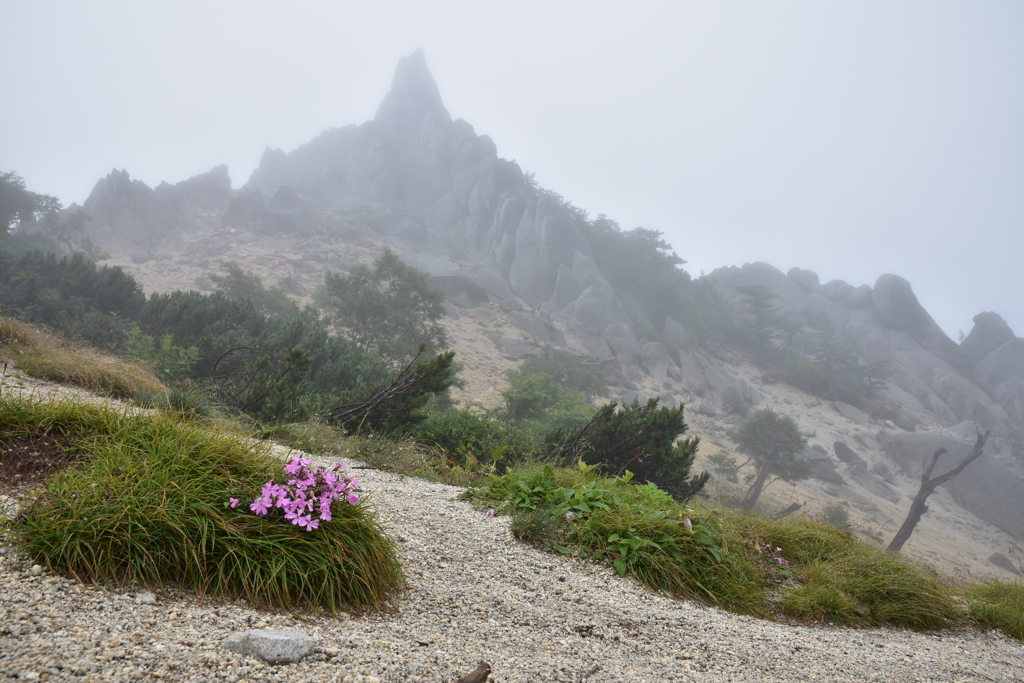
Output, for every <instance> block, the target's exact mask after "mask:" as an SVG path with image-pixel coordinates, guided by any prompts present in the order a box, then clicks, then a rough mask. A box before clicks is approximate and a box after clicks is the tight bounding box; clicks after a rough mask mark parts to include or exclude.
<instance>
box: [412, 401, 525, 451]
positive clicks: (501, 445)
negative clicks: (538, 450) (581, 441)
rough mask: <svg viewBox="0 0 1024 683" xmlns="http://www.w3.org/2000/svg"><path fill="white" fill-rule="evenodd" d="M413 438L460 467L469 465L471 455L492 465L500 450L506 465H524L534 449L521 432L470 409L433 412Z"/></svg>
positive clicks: (417, 429)
mask: <svg viewBox="0 0 1024 683" xmlns="http://www.w3.org/2000/svg"><path fill="white" fill-rule="evenodd" d="M413 435H414V436H415V437H416V438H417V439H419V440H420V441H421V442H423V443H424V444H425V445H426V446H428V447H430V448H436V449H438V450H439V451H440V452H441V453H444V454H445V455H446V456H447V457H449V458H451V459H455V460H457V461H458V464H460V465H465V464H466V459H467V452H468V453H472V454H473V457H474V458H475V459H477V460H479V461H486V462H488V463H489V462H490V461H491V454H492V453H494V452H496V451H499V450H501V451H502V455H501V459H502V460H503V465H504V464H508V463H515V462H521V461H522V460H523V459H524V458H525V457H526V456H527V455H528V454H529V451H530V447H531V446H530V443H529V440H528V438H527V437H526V435H525V434H524V433H523V432H522V431H521V430H519V429H517V428H515V427H512V426H509V425H506V424H503V423H501V422H498V421H497V420H495V419H493V418H491V417H490V416H488V415H486V414H482V413H478V412H474V411H472V410H470V409H469V408H461V409H458V410H445V411H440V410H435V411H431V412H430V413H429V414H428V415H427V419H426V420H424V421H423V422H422V423H421V424H420V425H418V426H417V428H416V430H415V431H414V432H413Z"/></svg>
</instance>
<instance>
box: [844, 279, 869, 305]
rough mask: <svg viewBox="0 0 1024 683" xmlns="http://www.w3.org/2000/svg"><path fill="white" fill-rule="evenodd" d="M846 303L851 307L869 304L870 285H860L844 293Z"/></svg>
mask: <svg viewBox="0 0 1024 683" xmlns="http://www.w3.org/2000/svg"><path fill="white" fill-rule="evenodd" d="M846 305H847V306H849V307H850V308H852V309H859V308H864V307H866V306H870V305H871V285H861V286H860V287H857V288H856V289H854V290H853V291H852V292H850V293H849V294H847V295H846Z"/></svg>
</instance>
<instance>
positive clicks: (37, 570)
mask: <svg viewBox="0 0 1024 683" xmlns="http://www.w3.org/2000/svg"><path fill="white" fill-rule="evenodd" d="M28 573H29V575H30V576H41V575H42V573H43V568H42V567H41V566H39V565H38V564H34V565H32V568H31V569H29V570H28ZM37 678H38V676H37Z"/></svg>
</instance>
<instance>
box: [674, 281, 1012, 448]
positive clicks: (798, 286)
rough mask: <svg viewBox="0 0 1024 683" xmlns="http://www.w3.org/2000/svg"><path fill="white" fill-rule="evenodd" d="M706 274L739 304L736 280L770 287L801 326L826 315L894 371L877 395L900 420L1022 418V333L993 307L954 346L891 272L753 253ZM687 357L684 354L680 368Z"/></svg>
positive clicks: (835, 329) (864, 355)
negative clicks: (800, 263)
mask: <svg viewBox="0 0 1024 683" xmlns="http://www.w3.org/2000/svg"><path fill="white" fill-rule="evenodd" d="M708 277H709V279H710V280H711V282H712V283H713V284H714V286H715V289H716V290H718V292H719V293H720V294H721V295H722V296H723V297H724V298H725V299H726V300H727V301H731V302H733V303H736V304H738V305H740V306H742V303H743V300H744V295H743V293H742V292H741V291H739V290H740V289H741V288H743V287H748V286H750V285H761V286H764V287H767V288H768V289H769V290H771V292H772V293H773V294H775V295H776V297H777V299H776V300H775V301H774V304H775V307H776V309H777V310H778V312H780V313H781V314H784V315H788V316H790V317H791V318H793V319H795V320H796V321H798V322H803V323H805V324H807V325H808V326H809V328H808V329H807V330H805V331H807V332H808V333H813V334H821V332H819V331H817V330H811V329H810V327H816V328H818V329H820V326H821V325H822V322H823V321H826V323H827V328H826V333H828V334H834V335H835V336H836V338H838V340H839V341H840V343H842V344H845V345H846V346H848V347H850V348H851V349H852V350H854V351H855V352H856V353H857V355H858V356H859V357H860V358H861V360H862V361H863V362H864V363H865V364H868V365H870V364H876V363H881V364H885V365H886V366H887V367H888V368H889V370H890V371H891V376H890V377H889V379H888V386H887V387H885V388H883V389H881V390H880V391H879V396H880V398H882V399H883V400H886V401H889V402H892V403H898V404H900V405H901V406H902V407H903V413H904V414H903V415H902V416H900V417H899V424H900V426H901V427H903V428H904V429H908V430H909V429H913V427H914V424H920V423H923V422H935V423H938V424H940V425H943V426H952V425H955V424H957V423H959V422H961V421H963V420H976V421H977V423H978V424H979V426H980V427H981V428H982V429H984V430H991V431H993V432H1005V431H1006V430H1007V429H1008V426H1009V425H1010V424H1011V423H1020V422H1024V340H1021V339H1018V338H1017V337H1015V336H1014V334H1013V332H1012V330H1010V328H1009V327H1008V326H1007V325H1006V323H1005V321H1003V320H1002V318H1000V317H999V316H998V315H996V314H994V313H982V314H979V315H978V316H977V317H976V318H975V327H974V329H973V330H972V331H971V334H970V335H968V337H967V338H966V339H965V340H964V342H963V344H962V345H960V346H958V345H957V344H956V343H955V342H953V341H952V340H951V339H950V338H949V337H947V336H946V334H945V333H944V332H943V331H942V330H941V329H940V328H939V327H938V325H937V324H936V323H935V321H934V320H933V319H932V317H931V316H930V315H928V313H927V311H925V310H924V308H923V307H922V306H921V304H920V302H919V301H918V300H917V297H916V296H915V295H914V292H913V290H912V288H911V286H910V283H909V282H907V281H906V280H904V279H903V278H901V277H898V276H896V275H882V276H881V277H879V278H878V281H877V282H876V283H875V285H874V287H870V286H868V285H861V286H860V287H853V286H851V285H848V284H847V283H845V282H842V281H840V280H832V281H830V282H827V283H825V284H823V285H820V284H818V281H817V275H816V274H815V273H813V272H811V271H808V270H803V269H800V268H792V269H790V271H789V273H788V274H786V275H783V274H782V272H781V271H778V270H777V269H775V268H773V267H772V266H769V265H768V264H764V263H753V264H745V265H744V266H743V267H742V268H736V267H730V268H719V269H718V270H715V271H714V272H712V273H711V274H710V275H709V276H708ZM828 328H830V329H828ZM686 367H687V364H686V363H685V362H684V363H683V368H684V375H685V374H686V372H685V369H686ZM841 412H843V411H842V410H841ZM850 412H852V411H846V412H844V415H845V416H846V417H848V418H850V419H853V420H854V421H856V422H859V423H861V424H863V423H864V421H865V419H866V416H863V415H862V414H860V413H859V411H857V412H855V413H853V415H854V416H853V417H851V415H850V414H849V413H850Z"/></svg>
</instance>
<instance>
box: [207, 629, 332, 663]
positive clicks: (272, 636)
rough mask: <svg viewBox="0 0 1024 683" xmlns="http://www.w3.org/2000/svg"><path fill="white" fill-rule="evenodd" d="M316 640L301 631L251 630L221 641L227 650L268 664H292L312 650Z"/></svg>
mask: <svg viewBox="0 0 1024 683" xmlns="http://www.w3.org/2000/svg"><path fill="white" fill-rule="evenodd" d="M315 645H316V641H315V640H313V638H311V637H310V636H307V635H306V634H305V633H301V632H299V631H274V630H270V629H266V630H259V631H254V630H249V631H244V632H242V633H236V634H234V635H231V636H228V637H227V638H225V639H224V640H223V641H222V642H221V647H223V648H224V649H225V650H230V651H232V652H237V653H238V654H240V655H248V656H255V657H259V658H260V659H262V660H263V661H265V662H267V663H268V664H292V663H294V662H297V661H299V660H300V659H302V658H303V657H305V656H306V655H308V654H309V653H310V652H312V651H313V647H314V646H315Z"/></svg>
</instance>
